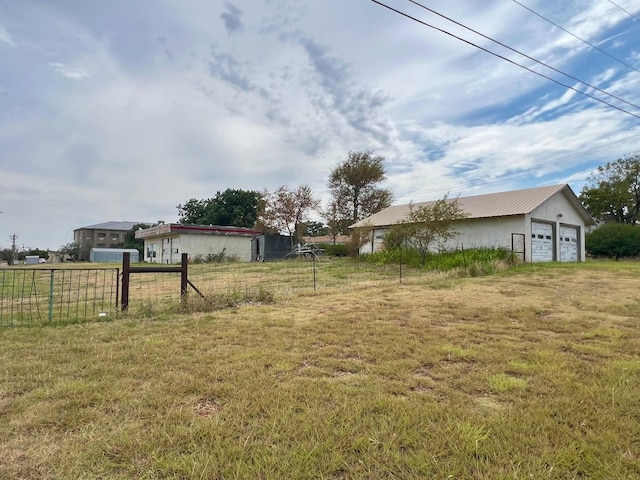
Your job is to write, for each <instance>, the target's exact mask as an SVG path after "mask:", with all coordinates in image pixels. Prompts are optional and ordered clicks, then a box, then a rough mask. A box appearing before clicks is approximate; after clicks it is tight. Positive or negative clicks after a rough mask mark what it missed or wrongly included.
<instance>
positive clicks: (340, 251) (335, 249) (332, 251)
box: [318, 243, 350, 257]
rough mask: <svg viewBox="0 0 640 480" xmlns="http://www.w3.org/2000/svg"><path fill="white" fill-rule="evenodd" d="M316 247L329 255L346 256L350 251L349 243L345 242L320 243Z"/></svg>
mask: <svg viewBox="0 0 640 480" xmlns="http://www.w3.org/2000/svg"><path fill="white" fill-rule="evenodd" d="M318 247H320V248H321V249H322V250H324V254H325V255H327V256H329V257H348V256H349V253H350V252H349V245H345V244H336V245H334V244H332V243H321V244H320V245H318Z"/></svg>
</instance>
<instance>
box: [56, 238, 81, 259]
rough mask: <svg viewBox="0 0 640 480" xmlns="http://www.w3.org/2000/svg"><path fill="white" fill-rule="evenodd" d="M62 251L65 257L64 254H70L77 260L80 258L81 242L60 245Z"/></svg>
mask: <svg viewBox="0 0 640 480" xmlns="http://www.w3.org/2000/svg"><path fill="white" fill-rule="evenodd" d="M60 253H61V254H62V258H63V259H64V255H69V256H70V257H71V260H73V261H74V262H77V261H78V260H79V258H80V244H79V243H76V242H71V243H67V244H66V245H62V246H61V247H60Z"/></svg>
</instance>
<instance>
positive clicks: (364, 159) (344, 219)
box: [328, 151, 393, 233]
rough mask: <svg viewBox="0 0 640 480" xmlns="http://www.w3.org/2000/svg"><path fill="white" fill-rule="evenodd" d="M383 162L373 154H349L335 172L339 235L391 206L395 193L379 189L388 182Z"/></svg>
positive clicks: (332, 178) (333, 182) (333, 189)
mask: <svg viewBox="0 0 640 480" xmlns="http://www.w3.org/2000/svg"><path fill="white" fill-rule="evenodd" d="M383 162H384V158H383V157H382V156H380V155H375V156H374V155H373V153H372V152H370V151H362V152H349V154H348V155H347V158H346V159H345V160H344V161H343V162H342V163H341V164H339V165H338V166H337V167H335V168H334V169H333V170H331V173H330V175H329V184H328V185H329V190H330V191H331V196H332V200H331V201H332V203H333V204H334V205H335V210H336V211H335V213H336V215H335V217H336V223H337V229H338V230H339V233H347V232H348V226H349V225H351V224H353V223H355V222H357V221H358V220H362V219H363V218H366V217H368V216H369V215H373V214H374V213H376V212H379V211H380V210H382V209H383V208H386V207H388V206H390V205H391V202H392V201H393V195H392V193H391V190H389V189H388V188H382V187H380V186H379V185H380V183H382V182H383V181H384V180H385V179H386V175H385V171H384V165H383Z"/></svg>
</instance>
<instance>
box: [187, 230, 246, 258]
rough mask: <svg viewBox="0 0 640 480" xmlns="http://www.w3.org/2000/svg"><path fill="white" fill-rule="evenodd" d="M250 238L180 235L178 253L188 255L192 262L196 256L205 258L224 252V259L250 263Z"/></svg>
mask: <svg viewBox="0 0 640 480" xmlns="http://www.w3.org/2000/svg"><path fill="white" fill-rule="evenodd" d="M251 238H253V237H251V236H248V235H247V236H240V235H215V234H200V235H198V234H191V235H188V234H182V235H180V251H181V252H184V253H188V254H189V259H191V260H193V258H194V257H195V256H196V255H202V257H203V258H204V257H206V256H207V255H209V254H213V255H216V254H219V253H220V252H222V251H223V250H224V253H225V256H226V257H235V258H237V259H238V260H240V261H242V262H250V261H251Z"/></svg>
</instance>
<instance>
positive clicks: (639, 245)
mask: <svg viewBox="0 0 640 480" xmlns="http://www.w3.org/2000/svg"><path fill="white" fill-rule="evenodd" d="M586 250H587V253H589V254H590V255H593V256H594V257H609V258H615V259H616V260H618V259H620V258H631V257H637V256H639V255H640V228H636V227H634V226H632V225H628V224H623V223H608V224H606V225H602V226H601V227H599V228H597V229H595V230H594V231H593V232H590V233H588V234H587V236H586Z"/></svg>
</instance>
